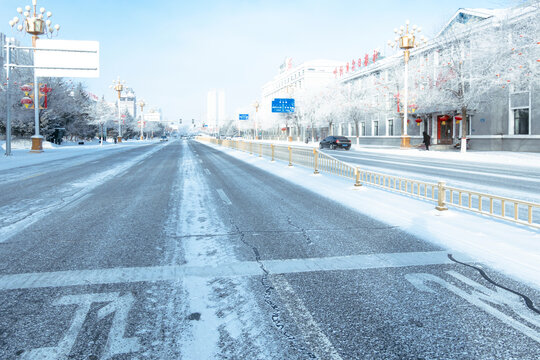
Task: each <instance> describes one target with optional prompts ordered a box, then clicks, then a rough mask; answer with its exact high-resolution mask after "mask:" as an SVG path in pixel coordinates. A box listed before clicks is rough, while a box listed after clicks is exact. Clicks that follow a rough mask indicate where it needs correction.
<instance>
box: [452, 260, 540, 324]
mask: <svg viewBox="0 0 540 360" xmlns="http://www.w3.org/2000/svg"><path fill="white" fill-rule="evenodd" d="M448 258H449V259H450V260H452V261H453V262H455V263H456V264H460V265H463V266H467V267H470V268H472V269H474V270H476V271H478V272H479V273H480V275H482V277H483V278H484V279H485V280H486V281H487V282H489V283H490V284H492V285H495V286H496V287H499V288H501V289H504V290H506V291H508V292H511V293H512V294H515V295H517V296H519V297H521V298H522V299H523V300H524V301H525V305H527V307H528V308H529V309H530V310H532V311H534V312H535V313H537V314H539V315H540V310H539V309H537V308H536V307H535V306H534V303H533V301H532V300H531V299H530V298H529V297H528V296H527V295H524V294H522V293H520V292H518V291H515V290H512V289H510V288H507V287H506V286H503V285H500V284H498V283H496V282H495V281H493V280H492V279H491V278H490V277H489V276H488V275H487V274H486V272H485V271H484V270H482V269H480V268H479V267H476V266H474V265H470V264H467V263H464V262H461V261H459V260H456V259H455V258H454V256H453V255H452V254H448Z"/></svg>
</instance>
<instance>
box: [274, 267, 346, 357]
mask: <svg viewBox="0 0 540 360" xmlns="http://www.w3.org/2000/svg"><path fill="white" fill-rule="evenodd" d="M270 281H272V285H273V286H274V289H276V291H277V292H278V294H279V296H280V297H281V300H282V302H283V303H284V304H285V306H286V307H287V310H288V311H289V314H290V316H291V317H292V318H293V319H294V322H295V323H296V326H298V329H299V330H300V332H301V333H302V335H303V337H304V339H305V340H306V342H307V343H308V344H310V350H311V351H312V352H313V353H314V354H315V355H316V356H317V358H318V359H331V360H342V358H341V356H339V354H338V352H337V351H336V349H335V348H334V345H332V342H330V340H329V339H328V338H327V337H326V335H324V333H323V332H322V330H321V328H320V327H319V325H318V324H317V322H316V321H315V319H313V316H311V312H310V311H309V310H308V309H307V308H306V306H305V305H304V302H303V301H302V299H300V298H299V297H298V295H297V294H296V293H295V292H294V289H293V288H292V287H291V285H290V284H289V282H288V281H287V279H285V278H284V277H283V276H282V275H276V276H271V277H270Z"/></svg>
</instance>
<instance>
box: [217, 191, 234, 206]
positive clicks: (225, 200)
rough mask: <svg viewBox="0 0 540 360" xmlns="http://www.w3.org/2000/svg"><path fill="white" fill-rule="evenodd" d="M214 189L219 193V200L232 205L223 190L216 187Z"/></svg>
mask: <svg viewBox="0 0 540 360" xmlns="http://www.w3.org/2000/svg"><path fill="white" fill-rule="evenodd" d="M216 191H217V193H218V194H219V197H220V198H221V200H223V202H224V203H225V204H227V205H232V202H231V200H229V197H228V196H227V194H225V192H224V191H223V190H222V189H216Z"/></svg>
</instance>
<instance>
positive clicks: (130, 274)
mask: <svg viewBox="0 0 540 360" xmlns="http://www.w3.org/2000/svg"><path fill="white" fill-rule="evenodd" d="M458 255H459V256H460V257H461V258H464V259H467V257H465V255H464V254H458ZM262 263H263V264H264V267H265V268H266V269H267V270H268V271H269V272H270V274H288V273H300V272H312V271H332V270H365V269H382V268H398V267H405V266H425V265H442V264H453V262H452V261H450V259H448V255H447V252H445V251H429V252H410V253H393V254H370V255H350V256H336V257H327V258H308V259H287V260H263V261H262ZM262 274H263V273H262V270H261V267H260V265H259V263H257V262H256V261H243V262H235V263H229V264H211V265H205V266H188V265H171V266H153V267H134V268H115V269H96V270H71V271H57V272H41V273H26V274H12V275H1V276H0V290H16V289H35V288H45V287H63V286H80V285H98V284H119V283H134V282H155V281H176V280H179V279H181V278H184V277H189V276H194V277H206V278H214V277H236V276H255V275H262Z"/></svg>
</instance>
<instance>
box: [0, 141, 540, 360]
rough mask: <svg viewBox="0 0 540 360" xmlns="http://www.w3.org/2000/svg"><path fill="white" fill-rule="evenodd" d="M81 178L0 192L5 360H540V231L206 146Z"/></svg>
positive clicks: (121, 163) (6, 186)
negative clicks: (486, 221)
mask: <svg viewBox="0 0 540 360" xmlns="http://www.w3.org/2000/svg"><path fill="white" fill-rule="evenodd" d="M70 164H71V165H69V164H68V163H65V164H64V168H63V169H62V172H61V173H57V174H54V173H52V172H47V174H48V175H47V176H43V175H38V176H32V174H34V173H37V174H39V173H40V172H41V171H42V170H43V169H41V170H39V171H37V170H36V171H35V172H33V170H31V167H29V170H28V171H27V173H25V174H26V175H25V176H22V175H21V176H20V178H19V179H18V181H13V180H12V179H11V178H9V179H8V178H5V179H4V181H3V182H0V189H1V190H2V191H0V204H1V206H3V207H4V208H2V211H3V214H6V217H3V218H2V221H3V222H2V223H1V224H0V234H2V235H1V236H2V238H1V239H0V313H2V314H4V316H2V317H0V329H2V331H1V332H0V358H8V359H10V358H26V359H65V358H73V359H113V358H114V359H180V358H181V359H309V358H314V359H418V358H444V359H464V358H501V359H502V358H504V359H506V358H519V359H537V358H539V357H540V346H539V345H540V334H539V331H540V321H539V320H538V316H539V315H538V313H537V312H535V309H536V310H537V309H538V303H539V302H540V291H539V290H540V286H538V284H537V283H536V282H535V279H534V276H535V275H534V274H535V273H536V274H538V272H537V268H535V267H534V266H535V263H536V264H537V262H535V261H534V256H537V255H538V251H537V250H538V245H536V247H534V245H531V244H534V243H538V233H537V232H535V231H529V230H526V229H525V230H524V229H522V228H519V227H516V226H510V225H507V224H500V223H498V222H494V223H493V224H492V225H491V228H492V229H491V231H493V233H494V234H497V233H501V231H509V230H508V229H510V231H512V233H513V236H514V238H515V239H514V240H515V242H514V245H515V244H521V247H515V248H513V247H512V244H511V243H508V244H502V240H501V239H500V238H494V239H493V238H492V239H487V241H489V240H493V241H494V243H492V249H491V250H492V253H489V252H487V253H489V254H486V251H485V250H486V249H487V245H486V243H487V242H486V239H483V238H482V237H483V236H487V237H490V236H491V233H489V232H485V233H482V230H481V229H480V228H476V229H468V230H467V231H468V232H455V234H454V235H455V236H458V237H459V239H457V241H456V242H457V244H455V245H454V246H448V244H446V243H445V242H444V241H445V240H446V239H447V238H446V237H445V236H446V235H444V234H443V235H440V236H438V235H436V234H435V231H436V228H437V227H439V230H440V231H442V232H443V233H448V232H450V234H449V237H451V236H452V234H451V232H453V231H455V227H454V226H455V223H456V222H459V223H460V224H461V225H463V226H468V225H469V224H472V223H474V221H464V219H465V218H464V217H462V215H459V214H458V215H455V213H450V212H448V214H445V215H443V216H439V215H435V214H434V213H432V209H431V205H430V204H424V203H422V202H419V201H416V200H413V199H408V201H409V202H410V205H408V206H407V208H404V206H403V204H404V202H403V203H402V202H399V201H398V200H396V199H398V198H399V196H397V195H392V194H391V195H386V196H382V195H381V196H380V197H377V196H373V195H372V194H370V193H368V190H366V189H361V190H357V191H354V190H352V187H351V186H350V184H348V183H347V182H346V181H344V180H342V179H332V178H327V177H326V178H325V177H323V176H311V175H309V174H310V171H308V170H305V169H302V168H299V167H293V168H288V167H286V166H283V164H280V163H274V164H271V163H270V162H268V161H267V160H265V159H260V158H256V157H249V155H247V154H243V153H236V154H233V152H231V151H225V152H224V151H221V150H220V149H216V148H214V147H210V146H206V145H203V144H200V143H198V142H194V141H174V142H171V143H170V144H167V145H162V144H154V145H150V146H144V147H133V148H132V149H128V150H125V151H119V152H114V153H111V154H110V155H108V156H105V157H101V156H96V157H92V156H88V157H85V159H84V163H83V164H79V163H78V162H77V161H72V162H70ZM53 174H54V175H53ZM51 175H52V176H51ZM317 182H318V183H319V185H316V183H317ZM311 185H313V187H311V188H310V186H311ZM380 193H383V192H380ZM19 199H20V200H19ZM351 201H356V202H358V203H360V204H363V205H359V207H358V209H355V208H354V207H352V206H351ZM377 201H378V202H377ZM391 201H397V202H396V204H397V208H395V207H392V204H390V203H389V202H391ZM396 204H394V205H396ZM362 206H365V207H366V208H367V209H368V210H367V211H366V210H365V208H362ZM389 209H394V210H389ZM389 211H392V213H389ZM385 214H386V215H387V217H385ZM404 214H405V215H404ZM406 214H408V215H409V216H408V217H407V216H406ZM392 216H394V217H395V222H394V223H392V222H391V221H388V218H391V217H392ZM477 218H480V217H477ZM480 219H481V218H480ZM490 221H491V220H490ZM420 222H423V223H424V225H423V226H422V227H421V230H422V231H420V232H418V231H417V230H418V229H417V230H415V229H414V225H415V224H418V223H420ZM478 223H480V224H482V223H483V222H482V221H479V222H478ZM445 224H446V225H445ZM490 224H491V223H490ZM422 233H423V234H422ZM431 236H435V237H436V239H434V240H432V241H430V240H428V239H426V237H431ZM437 236H438V237H437ZM535 237H536V239H534V238H535ZM1 240H3V241H1ZM529 240H531V241H529ZM471 243H474V246H473V245H471ZM504 246H506V252H505V255H506V256H507V257H509V258H511V259H506V260H505V259H501V258H500V257H497V256H498V255H500V254H499V252H497V251H496V250H501V249H503V247H504ZM527 246H528V248H527V249H525V247H527ZM475 249H476V250H475ZM526 250H527V251H528V252H532V254H531V255H529V257H528V258H527V257H526V256H522V257H521V259H520V260H522V261H523V263H522V264H517V263H516V257H519V256H520V255H522V253H520V251H523V252H525V251H526ZM475 251H476V252H475ZM449 253H452V254H453V256H452V257H449V256H448V254H449ZM482 254H486V255H485V257H484V258H482V256H481V255H482ZM535 254H536V255H535ZM454 260H457V261H459V262H464V263H458V262H456V261H454ZM477 260H484V262H485V263H487V264H489V265H493V267H494V268H498V266H499V267H505V268H508V269H509V270H508V272H506V273H502V272H501V271H498V270H496V269H494V268H490V267H486V266H485V265H481V266H483V270H484V271H485V273H486V275H487V276H488V277H489V279H490V280H492V281H494V282H495V283H497V284H501V285H503V286H505V287H507V288H509V289H512V290H513V291H515V292H517V293H519V294H523V295H526V296H528V298H529V299H531V302H532V304H533V305H532V308H531V307H527V304H526V303H525V301H524V299H523V298H522V297H521V296H520V295H517V294H516V293H512V292H509V291H507V290H504V289H502V288H501V287H497V286H495V285H493V284H492V283H490V282H489V281H488V280H486V278H484V277H482V274H481V273H480V272H479V271H478V270H477V269H474V268H471V267H470V266H468V265H470V264H472V265H474V266H477V265H478V264H477V262H476V261H477ZM505 261H507V262H505ZM518 262H519V261H518ZM520 273H522V275H523V276H521V277H520V276H519V274H520Z"/></svg>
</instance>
